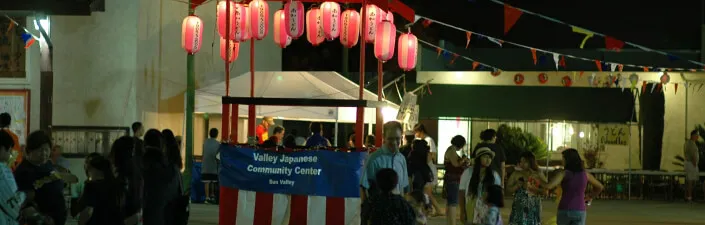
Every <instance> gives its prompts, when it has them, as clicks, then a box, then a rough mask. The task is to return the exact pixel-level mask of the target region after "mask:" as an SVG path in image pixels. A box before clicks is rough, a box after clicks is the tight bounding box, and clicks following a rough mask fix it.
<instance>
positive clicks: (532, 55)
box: [531, 48, 538, 65]
mask: <svg viewBox="0 0 705 225" xmlns="http://www.w3.org/2000/svg"><path fill="white" fill-rule="evenodd" d="M531 58H533V59H534V65H536V63H537V62H538V59H537V58H536V49H535V48H532V49H531Z"/></svg>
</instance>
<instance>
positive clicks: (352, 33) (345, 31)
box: [340, 9, 360, 48]
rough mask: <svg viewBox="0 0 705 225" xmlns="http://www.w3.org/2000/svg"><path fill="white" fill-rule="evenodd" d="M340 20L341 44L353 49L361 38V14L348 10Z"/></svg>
mask: <svg viewBox="0 0 705 225" xmlns="http://www.w3.org/2000/svg"><path fill="white" fill-rule="evenodd" d="M340 18H341V19H340V24H341V25H340V27H341V30H340V43H341V44H343V46H345V47H346V48H352V46H355V45H356V44H357V40H358V39H359V37H360V13H357V11H355V10H352V9H348V10H345V12H343V14H342V15H341V17H340Z"/></svg>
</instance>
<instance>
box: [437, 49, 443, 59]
mask: <svg viewBox="0 0 705 225" xmlns="http://www.w3.org/2000/svg"><path fill="white" fill-rule="evenodd" d="M436 51H438V55H437V56H436V58H438V57H441V53H443V49H441V48H436Z"/></svg>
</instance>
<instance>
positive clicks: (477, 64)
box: [472, 61, 480, 70]
mask: <svg viewBox="0 0 705 225" xmlns="http://www.w3.org/2000/svg"><path fill="white" fill-rule="evenodd" d="M479 65H480V62H478V61H474V62H472V70H475V69H477V66H479Z"/></svg>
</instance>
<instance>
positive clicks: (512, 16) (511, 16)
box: [504, 4, 524, 35]
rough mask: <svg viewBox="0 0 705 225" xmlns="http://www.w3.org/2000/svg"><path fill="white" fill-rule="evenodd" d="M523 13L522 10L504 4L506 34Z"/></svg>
mask: <svg viewBox="0 0 705 225" xmlns="http://www.w3.org/2000/svg"><path fill="white" fill-rule="evenodd" d="M522 14H524V12H522V11H521V10H519V9H517V8H514V7H512V6H510V5H507V4H504V35H507V32H509V30H511V29H512V27H513V26H514V24H515V23H516V22H517V20H519V17H521V15H522Z"/></svg>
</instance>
